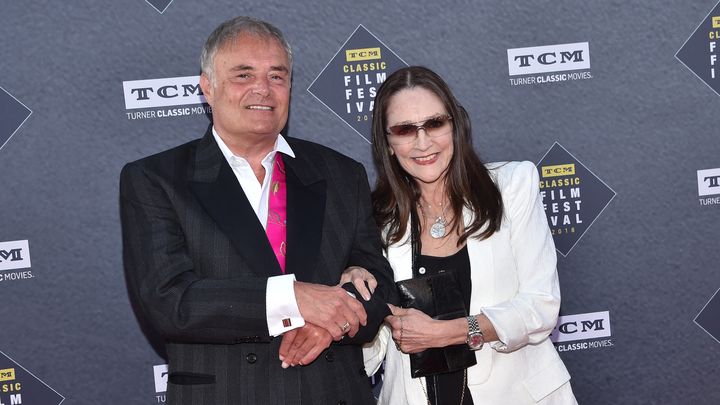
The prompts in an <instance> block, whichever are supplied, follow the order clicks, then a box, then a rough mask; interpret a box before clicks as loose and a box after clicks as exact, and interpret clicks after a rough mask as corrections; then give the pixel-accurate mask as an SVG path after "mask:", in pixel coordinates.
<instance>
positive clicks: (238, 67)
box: [230, 64, 290, 73]
mask: <svg viewBox="0 0 720 405" xmlns="http://www.w3.org/2000/svg"><path fill="white" fill-rule="evenodd" d="M254 70H256V69H255V67H254V66H251V65H245V64H240V65H236V66H233V67H232V68H230V71H231V72H246V71H254ZM270 71H271V72H284V73H289V72H290V70H289V69H288V68H287V66H285V65H277V66H270Z"/></svg>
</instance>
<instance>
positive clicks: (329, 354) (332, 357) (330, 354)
mask: <svg viewBox="0 0 720 405" xmlns="http://www.w3.org/2000/svg"><path fill="white" fill-rule="evenodd" d="M325 360H327V361H329V362H331V363H332V362H333V361H335V354H334V353H333V352H331V351H329V350H328V352H327V353H325Z"/></svg>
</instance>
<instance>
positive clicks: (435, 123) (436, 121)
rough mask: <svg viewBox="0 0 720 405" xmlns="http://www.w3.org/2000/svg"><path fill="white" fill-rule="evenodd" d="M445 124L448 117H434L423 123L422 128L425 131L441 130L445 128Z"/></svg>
mask: <svg viewBox="0 0 720 405" xmlns="http://www.w3.org/2000/svg"><path fill="white" fill-rule="evenodd" d="M447 122H448V117H436V118H431V119H429V120H427V121H425V123H424V124H423V125H422V127H423V128H425V129H426V130H433V129H441V128H443V127H445V124H447Z"/></svg>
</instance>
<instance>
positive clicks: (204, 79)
mask: <svg viewBox="0 0 720 405" xmlns="http://www.w3.org/2000/svg"><path fill="white" fill-rule="evenodd" d="M200 88H201V89H202V92H203V95H204V96H205V100H207V102H208V104H210V106H212V105H213V95H214V93H213V86H212V83H211V82H210V78H209V77H208V76H207V75H206V74H205V73H203V74H201V75H200Z"/></svg>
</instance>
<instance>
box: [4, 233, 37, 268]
mask: <svg viewBox="0 0 720 405" xmlns="http://www.w3.org/2000/svg"><path fill="white" fill-rule="evenodd" d="M28 267H30V247H29V246H28V241H27V240H14V241H10V242H0V271H2V270H14V269H24V268H28Z"/></svg>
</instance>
